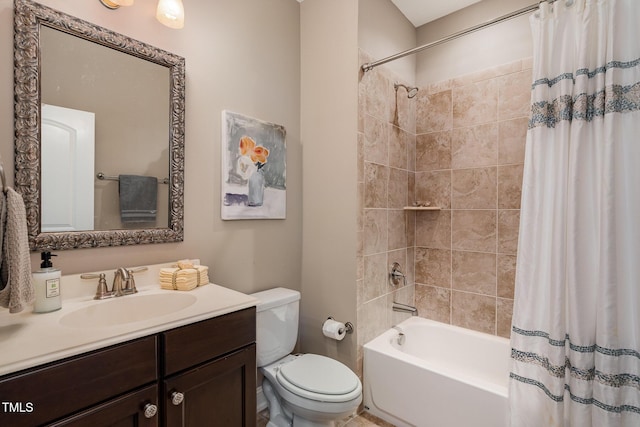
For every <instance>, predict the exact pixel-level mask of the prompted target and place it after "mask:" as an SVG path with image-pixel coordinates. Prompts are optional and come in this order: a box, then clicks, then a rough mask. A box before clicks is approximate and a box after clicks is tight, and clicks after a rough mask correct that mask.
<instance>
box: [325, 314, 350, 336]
mask: <svg viewBox="0 0 640 427" xmlns="http://www.w3.org/2000/svg"><path fill="white" fill-rule="evenodd" d="M322 333H323V334H324V336H325V337H328V338H331V339H334V340H338V341H340V340H342V339H343V338H344V336H345V335H346V334H347V328H346V327H345V326H344V323H341V322H337V321H335V320H333V319H327V320H325V322H324V323H323V324H322Z"/></svg>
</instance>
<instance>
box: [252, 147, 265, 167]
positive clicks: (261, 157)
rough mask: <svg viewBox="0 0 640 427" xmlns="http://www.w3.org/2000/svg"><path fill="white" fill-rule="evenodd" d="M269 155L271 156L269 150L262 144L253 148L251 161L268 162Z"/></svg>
mask: <svg viewBox="0 0 640 427" xmlns="http://www.w3.org/2000/svg"><path fill="white" fill-rule="evenodd" d="M267 157H269V150H267V149H266V148H264V147H263V146H262V145H258V146H257V147H256V148H254V149H253V153H252V154H251V161H252V162H260V163H267Z"/></svg>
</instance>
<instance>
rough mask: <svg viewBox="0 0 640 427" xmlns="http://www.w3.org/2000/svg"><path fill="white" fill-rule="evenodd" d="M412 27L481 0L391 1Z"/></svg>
mask: <svg viewBox="0 0 640 427" xmlns="http://www.w3.org/2000/svg"><path fill="white" fill-rule="evenodd" d="M391 1H392V2H393V3H394V4H395V5H396V7H397V8H398V9H400V11H401V12H402V13H403V14H404V16H406V17H407V19H408V20H409V21H411V23H412V24H413V26H414V27H416V28H417V27H419V26H421V25H423V24H426V23H427V22H431V21H433V20H436V19H438V18H441V17H443V16H445V15H448V14H450V13H452V12H455V11H456V10H460V9H463V8H465V7H467V6H471V5H472V4H474V3H478V2H480V1H481V0H391Z"/></svg>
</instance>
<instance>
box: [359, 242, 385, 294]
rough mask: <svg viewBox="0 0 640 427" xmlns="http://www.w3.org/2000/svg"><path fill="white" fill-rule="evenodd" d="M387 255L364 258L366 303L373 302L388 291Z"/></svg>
mask: <svg viewBox="0 0 640 427" xmlns="http://www.w3.org/2000/svg"><path fill="white" fill-rule="evenodd" d="M387 277H388V271H387V253H386V252H384V253H381V254H376V255H366V256H365V257H364V301H365V302H367V301H371V300H372V299H374V298H378V297H380V296H382V295H384V294H385V293H386V290H387Z"/></svg>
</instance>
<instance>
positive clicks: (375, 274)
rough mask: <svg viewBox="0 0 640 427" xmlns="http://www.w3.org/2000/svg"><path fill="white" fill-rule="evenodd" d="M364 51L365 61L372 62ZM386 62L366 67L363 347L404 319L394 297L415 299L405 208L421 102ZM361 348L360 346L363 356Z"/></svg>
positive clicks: (361, 134) (362, 99) (361, 141)
mask: <svg viewBox="0 0 640 427" xmlns="http://www.w3.org/2000/svg"><path fill="white" fill-rule="evenodd" d="M371 60H372V59H371V58H369V57H368V56H367V55H365V54H363V53H361V54H360V63H361V64H362V63H365V62H370V61H371ZM397 81H399V79H397V78H396V77H395V76H393V75H391V74H390V73H389V72H388V71H386V70H385V69H384V68H383V67H378V68H376V69H374V70H372V71H369V72H367V73H366V74H364V73H361V75H360V85H359V118H358V121H359V123H358V196H359V212H358V225H357V227H358V236H359V238H358V243H359V249H358V254H357V259H358V274H357V279H358V280H357V286H358V292H357V295H358V312H357V316H358V322H357V324H358V349H359V350H361V348H362V347H361V346H362V344H364V343H366V342H367V341H369V340H370V339H372V338H374V337H375V336H377V335H379V334H380V333H382V332H383V331H384V330H386V329H388V328H389V327H391V326H392V325H393V324H395V323H398V322H399V321H400V320H401V316H399V314H398V313H394V312H392V310H391V304H392V303H393V301H394V300H396V301H399V302H405V303H409V304H413V302H414V301H415V298H414V286H413V271H414V268H413V259H414V239H413V236H412V233H411V231H412V230H414V229H415V228H414V227H413V224H408V223H407V216H406V214H405V211H404V210H403V208H404V207H405V206H406V205H407V203H409V200H412V199H413V194H411V192H410V189H411V188H413V178H414V170H415V141H416V137H415V129H416V121H415V115H416V102H415V98H414V99H408V98H407V93H406V92H405V90H404V89H402V88H400V89H399V90H398V93H397V94H396V91H395V90H394V87H393V86H394V83H395V82H397ZM408 231H409V232H408ZM394 261H395V262H398V263H399V264H400V265H401V267H402V270H403V271H404V273H405V275H406V277H407V286H404V284H401V285H400V286H398V287H393V286H391V285H390V284H389V281H388V272H389V265H390V264H391V263H393V262H394ZM361 354H362V353H361V351H359V352H358V355H359V362H361V360H362V359H361Z"/></svg>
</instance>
